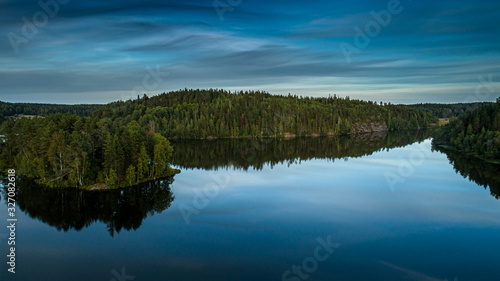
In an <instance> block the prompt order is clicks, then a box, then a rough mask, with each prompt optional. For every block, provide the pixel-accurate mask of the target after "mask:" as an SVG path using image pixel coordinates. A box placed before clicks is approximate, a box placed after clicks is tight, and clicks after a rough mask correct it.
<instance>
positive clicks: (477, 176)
mask: <svg viewBox="0 0 500 281" xmlns="http://www.w3.org/2000/svg"><path fill="white" fill-rule="evenodd" d="M433 149H434V150H437V151H439V152H441V153H444V154H446V156H447V157H448V160H450V164H452V165H453V168H454V169H455V172H457V174H460V175H461V176H462V177H464V178H468V179H469V180H471V181H474V182H475V183H477V184H479V185H480V186H484V188H487V187H489V188H490V193H491V195H492V196H493V197H495V198H496V199H500V165H496V164H491V163H488V162H486V161H483V160H481V159H478V158H476V157H474V156H469V155H466V154H464V153H460V152H456V151H452V150H446V149H443V148H441V147H439V146H433Z"/></svg>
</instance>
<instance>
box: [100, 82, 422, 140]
mask: <svg viewBox="0 0 500 281" xmlns="http://www.w3.org/2000/svg"><path fill="white" fill-rule="evenodd" d="M93 116H94V117H99V118H101V119H103V118H111V119H113V120H114V119H116V118H124V119H125V120H135V121H137V122H138V123H139V124H140V125H141V126H149V127H151V128H154V129H155V130H156V131H158V132H160V133H161V134H162V135H164V136H166V137H168V138H188V139H196V138H200V139H202V138H210V137H218V138H228V137H260V136H286V135H288V134H289V135H296V136H307V135H316V134H317V135H324V136H326V135H343V134H347V133H350V132H352V131H353V130H354V129H355V127H356V125H360V124H363V123H373V122H381V123H385V124H386V125H387V129H388V130H390V131H391V130H406V129H418V128H424V127H426V126H427V125H428V123H429V122H430V119H431V117H430V116H428V115H427V114H426V113H424V112H422V111H419V110H415V109H410V108H408V107H406V106H401V105H387V104H378V103H375V102H371V101H360V100H351V99H349V97H346V98H340V97H336V96H330V97H327V98H311V97H298V96H292V95H288V96H278V95H271V94H269V93H266V92H260V91H250V92H235V93H231V92H228V91H224V90H213V89H210V90H188V89H185V90H181V91H176V92H171V93H166V94H165V93H164V94H161V95H158V96H155V97H151V98H149V97H147V96H143V97H138V98H137V99H135V100H129V101H126V102H122V101H120V102H115V103H111V104H108V105H105V106H104V107H103V108H101V109H99V110H97V111H95V112H94V114H93Z"/></svg>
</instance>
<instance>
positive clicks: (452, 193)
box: [0, 132, 500, 281]
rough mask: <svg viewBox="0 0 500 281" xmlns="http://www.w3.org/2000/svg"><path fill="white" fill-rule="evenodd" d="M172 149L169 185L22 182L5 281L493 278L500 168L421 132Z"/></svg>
mask: <svg viewBox="0 0 500 281" xmlns="http://www.w3.org/2000/svg"><path fill="white" fill-rule="evenodd" d="M172 143H173V145H174V147H175V153H174V157H173V164H174V166H175V167H176V168H179V169H181V171H182V172H181V173H180V174H178V175H176V176H175V177H174V178H173V179H172V178H171V179H163V180H157V181H155V182H150V183H147V184H143V185H141V186H137V187H132V188H128V189H121V190H111V191H101V192H97V191H79V190H74V189H45V188H42V187H39V186H37V185H36V184H34V183H32V182H30V181H28V180H22V179H19V180H18V183H17V184H18V193H17V197H16V200H17V203H18V206H17V218H18V222H17V227H16V274H15V275H13V274H11V273H8V272H7V269H6V262H7V257H6V255H7V254H8V252H7V250H8V246H7V244H6V243H7V240H6V234H7V229H6V227H5V226H3V227H1V228H0V229H1V230H0V240H1V241H0V249H1V253H2V255H1V256H2V264H3V266H2V267H1V269H2V271H1V273H0V278H1V280H73V281H77V280H85V281H88V280H102V281H108V280H113V281H120V280H137V281H140V280H293V281H298V280H450V281H451V280H460V281H463V280H498V279H499V276H500V267H498V261H499V258H500V201H499V200H498V199H499V197H500V178H499V177H500V168H499V166H496V165H491V164H487V163H484V162H483V161H481V160H478V159H475V158H471V157H467V156H464V155H462V154H460V153H453V152H449V151H444V150H441V149H438V150H433V149H432V148H431V141H430V139H428V136H427V134H426V133H425V132H407V133H404V134H403V133H401V134H394V133H391V134H388V135H386V134H374V135H360V136H352V137H334V138H333V137H332V138H327V137H318V138H293V139H261V140H260V139H243V140H235V139H232V140H212V141H208V140H205V141H201V140H199V141H195V140H191V141H181V140H177V141H173V142H172ZM0 218H1V221H2V224H5V225H7V222H6V219H7V205H6V192H5V189H4V190H3V193H2V204H0Z"/></svg>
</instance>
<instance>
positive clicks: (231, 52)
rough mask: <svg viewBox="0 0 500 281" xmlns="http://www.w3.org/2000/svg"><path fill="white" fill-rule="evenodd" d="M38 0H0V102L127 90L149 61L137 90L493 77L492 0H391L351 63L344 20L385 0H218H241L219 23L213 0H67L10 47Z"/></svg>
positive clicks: (461, 84) (399, 95) (419, 86)
mask: <svg viewBox="0 0 500 281" xmlns="http://www.w3.org/2000/svg"><path fill="white" fill-rule="evenodd" d="M38 2H39V1H32V0H30V1H27V0H4V1H2V9H1V11H0V15H1V17H0V23H1V24H0V37H1V38H2V39H3V40H0V88H1V89H2V91H1V93H0V99H1V100H7V101H30V102H34V101H36V102H58V103H60V102H66V103H89V102H109V101H114V100H117V99H128V98H131V97H133V98H135V97H136V95H137V94H136V93H135V92H132V89H134V88H136V87H137V86H139V87H141V86H143V83H142V81H143V78H144V77H145V76H146V75H147V74H148V72H147V71H146V67H148V66H149V67H152V68H155V67H156V65H158V66H160V69H161V71H162V72H168V73H170V76H168V77H164V79H163V80H161V81H159V82H160V83H159V84H158V85H152V87H150V88H149V87H148V88H144V89H143V92H147V93H148V94H149V95H153V94H159V93H161V92H163V91H170V90H177V89H183V88H185V87H187V88H225V89H229V90H242V89H243V90H246V89H258V90H266V91H269V92H271V93H275V94H285V95H286V94H288V93H292V94H297V95H312V96H326V95H328V94H339V95H341V96H346V95H350V96H351V97H355V98H363V99H369V100H376V101H380V100H384V101H390V102H403V103H411V102H463V101H464V100H465V99H466V98H468V97H472V98H473V100H474V101H477V100H489V101H492V100H494V99H495V98H496V96H494V95H491V94H492V93H491V92H490V93H489V94H488V92H487V89H485V88H483V89H482V92H481V95H477V96H475V93H476V89H477V87H478V86H481V85H482V83H487V82H484V81H487V80H492V81H490V83H489V84H488V83H487V86H489V87H490V89H491V87H495V86H496V87H498V75H499V74H500V72H499V65H500V63H499V58H500V56H499V50H500V48H499V46H500V39H499V37H498V36H497V33H498V30H497V27H498V25H499V5H500V4H499V3H498V1H489V0H486V1H474V0H463V1H460V2H458V3H457V1H452V0H446V1H430V0H420V1H409V0H401V1H400V2H401V6H402V7H403V11H402V12H401V13H399V14H397V15H393V16H392V19H391V22H390V24H388V25H387V26H386V27H383V28H382V29H381V31H380V34H379V35H378V36H376V37H374V38H371V39H370V43H369V45H368V46H366V48H360V52H359V53H356V54H353V55H352V56H350V57H351V59H352V61H351V63H348V62H347V60H346V58H345V57H344V54H343V51H342V49H341V46H342V44H343V43H345V44H351V45H353V46H355V43H354V42H355V41H354V40H355V36H356V31H355V28H356V27H358V28H360V29H365V26H366V25H367V23H369V22H371V21H373V16H372V15H371V11H376V12H378V11H380V10H384V9H387V4H388V2H389V1H387V0H383V1H380V0H378V1H374V0H358V1H348V0H336V1H326V0H323V1H299V0H275V1H267V0H266V1H264V0H252V1H250V0H244V1H227V0H221V1H218V2H217V1H216V3H228V2H229V3H235V2H236V3H238V2H241V4H240V5H236V7H234V10H233V11H232V12H226V13H225V14H224V20H223V21H221V20H220V18H219V17H218V15H217V12H216V9H215V8H214V7H213V3H214V1H206V0H203V1H202V0H190V1H185V0H183V1H181V0H140V1H139V0H121V1H117V0H108V1H78V0H72V1H69V3H68V4H66V5H61V6H60V7H59V11H58V13H57V15H55V16H54V17H53V18H50V19H49V22H48V23H47V24H46V25H44V26H43V27H42V28H39V29H38V32H36V34H35V35H34V36H33V38H29V40H28V42H27V43H22V44H20V45H19V52H18V53H17V54H16V53H15V52H14V50H13V48H12V46H11V43H10V42H9V39H8V37H7V36H8V35H9V34H16V35H17V36H18V37H20V36H22V29H23V25H24V22H23V18H26V19H27V20H28V21H30V22H31V21H32V18H33V15H34V14H35V13H37V12H39V11H41V10H42V9H41V8H40V6H39V5H38V4H37V3H38ZM42 2H43V3H45V2H51V1H49V0H47V1H42ZM490 74H491V75H492V78H491V79H489V78H488V77H489V76H488V75H490ZM479 76H480V77H482V80H480V79H478V77H479ZM154 82H155V81H151V83H154ZM496 91H498V89H497V90H496Z"/></svg>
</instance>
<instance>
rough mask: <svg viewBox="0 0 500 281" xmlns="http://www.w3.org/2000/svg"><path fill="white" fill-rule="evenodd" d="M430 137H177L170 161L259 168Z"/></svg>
mask: <svg viewBox="0 0 500 281" xmlns="http://www.w3.org/2000/svg"><path fill="white" fill-rule="evenodd" d="M428 137H429V132H427V131H403V132H398V133H376V134H362V135H353V136H341V137H298V138H290V139H283V138H278V139H275V138H263V139H258V138H251V139H217V140H177V141H175V140H174V141H172V144H173V145H174V155H173V164H174V165H176V166H178V167H180V168H181V169H204V170H218V169H220V168H222V169H226V168H228V167H233V168H236V169H243V170H248V169H250V168H252V169H256V170H261V169H262V168H263V167H264V165H266V164H269V165H270V166H271V167H273V166H274V165H276V164H289V165H290V164H293V163H296V162H300V161H302V160H310V159H329V160H332V161H335V160H336V159H345V158H355V157H363V156H367V155H371V154H373V153H375V152H377V151H381V150H389V149H392V148H397V147H403V146H406V145H409V144H412V143H414V142H420V141H423V140H425V139H427V138H428Z"/></svg>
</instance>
